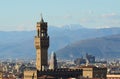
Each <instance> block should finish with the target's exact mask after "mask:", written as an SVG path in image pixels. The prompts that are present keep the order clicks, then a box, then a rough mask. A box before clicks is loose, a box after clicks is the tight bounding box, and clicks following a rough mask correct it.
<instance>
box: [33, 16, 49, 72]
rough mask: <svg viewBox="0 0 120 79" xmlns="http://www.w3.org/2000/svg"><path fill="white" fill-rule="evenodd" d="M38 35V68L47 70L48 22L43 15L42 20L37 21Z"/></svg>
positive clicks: (36, 39) (36, 42)
mask: <svg viewBox="0 0 120 79" xmlns="http://www.w3.org/2000/svg"><path fill="white" fill-rule="evenodd" d="M36 29H37V35H36V36H35V48H36V68H37V70H39V71H42V70H45V69H46V68H47V66H48V47H49V36H48V34H47V22H44V20H43V18H42V16H41V21H40V22H37V26H36Z"/></svg>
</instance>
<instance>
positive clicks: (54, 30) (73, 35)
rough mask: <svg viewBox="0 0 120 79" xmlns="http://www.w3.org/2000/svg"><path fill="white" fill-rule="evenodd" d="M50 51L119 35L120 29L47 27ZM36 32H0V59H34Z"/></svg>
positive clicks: (73, 26) (79, 26)
mask: <svg viewBox="0 0 120 79" xmlns="http://www.w3.org/2000/svg"><path fill="white" fill-rule="evenodd" d="M48 34H49V36H50V47H49V53H50V52H51V51H57V50H59V49H61V48H64V47H65V46H67V45H69V44H71V43H73V42H76V41H79V40H84V39H91V38H96V37H103V36H108V35H114V34H120V28H106V29H88V28H84V27H82V26H81V25H77V24H72V25H65V26H63V27H56V26H55V27H54V26H49V28H48ZM35 35H36V31H9V32H5V31H0V58H35V56H36V53H35V48H34V36H35Z"/></svg>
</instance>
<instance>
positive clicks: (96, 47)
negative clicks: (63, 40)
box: [57, 34, 120, 59]
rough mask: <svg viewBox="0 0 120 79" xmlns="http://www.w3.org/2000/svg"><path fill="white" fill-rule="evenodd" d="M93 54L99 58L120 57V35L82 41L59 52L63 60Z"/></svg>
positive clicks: (58, 54)
mask: <svg viewBox="0 0 120 79" xmlns="http://www.w3.org/2000/svg"><path fill="white" fill-rule="evenodd" d="M86 53H88V54H91V55H93V56H96V57H97V58H106V59H110V58H119V57H120V34H118V35H112V36H107V37H101V38H94V39H88V40H81V41H78V42H75V43H73V44H70V45H67V46H66V47H64V48H62V49H60V50H58V51H57V56H58V57H59V58H62V59H72V58H78V57H82V56H85V54H86Z"/></svg>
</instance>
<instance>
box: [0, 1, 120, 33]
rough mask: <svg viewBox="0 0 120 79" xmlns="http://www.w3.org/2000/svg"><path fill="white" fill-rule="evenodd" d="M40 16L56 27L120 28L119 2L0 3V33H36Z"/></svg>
mask: <svg viewBox="0 0 120 79" xmlns="http://www.w3.org/2000/svg"><path fill="white" fill-rule="evenodd" d="M41 13H42V14H43V17H44V20H45V21H47V22H48V24H49V25H53V26H63V25H68V24H80V25H82V26H84V27H88V28H103V27H105V28H106V27H120V0H0V30H2V31H3V30H33V29H35V26H36V22H37V21H39V20H40V14H41Z"/></svg>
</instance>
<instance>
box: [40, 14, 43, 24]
mask: <svg viewBox="0 0 120 79" xmlns="http://www.w3.org/2000/svg"><path fill="white" fill-rule="evenodd" d="M40 22H41V23H43V22H44V20H43V17H42V13H41V20H40Z"/></svg>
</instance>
